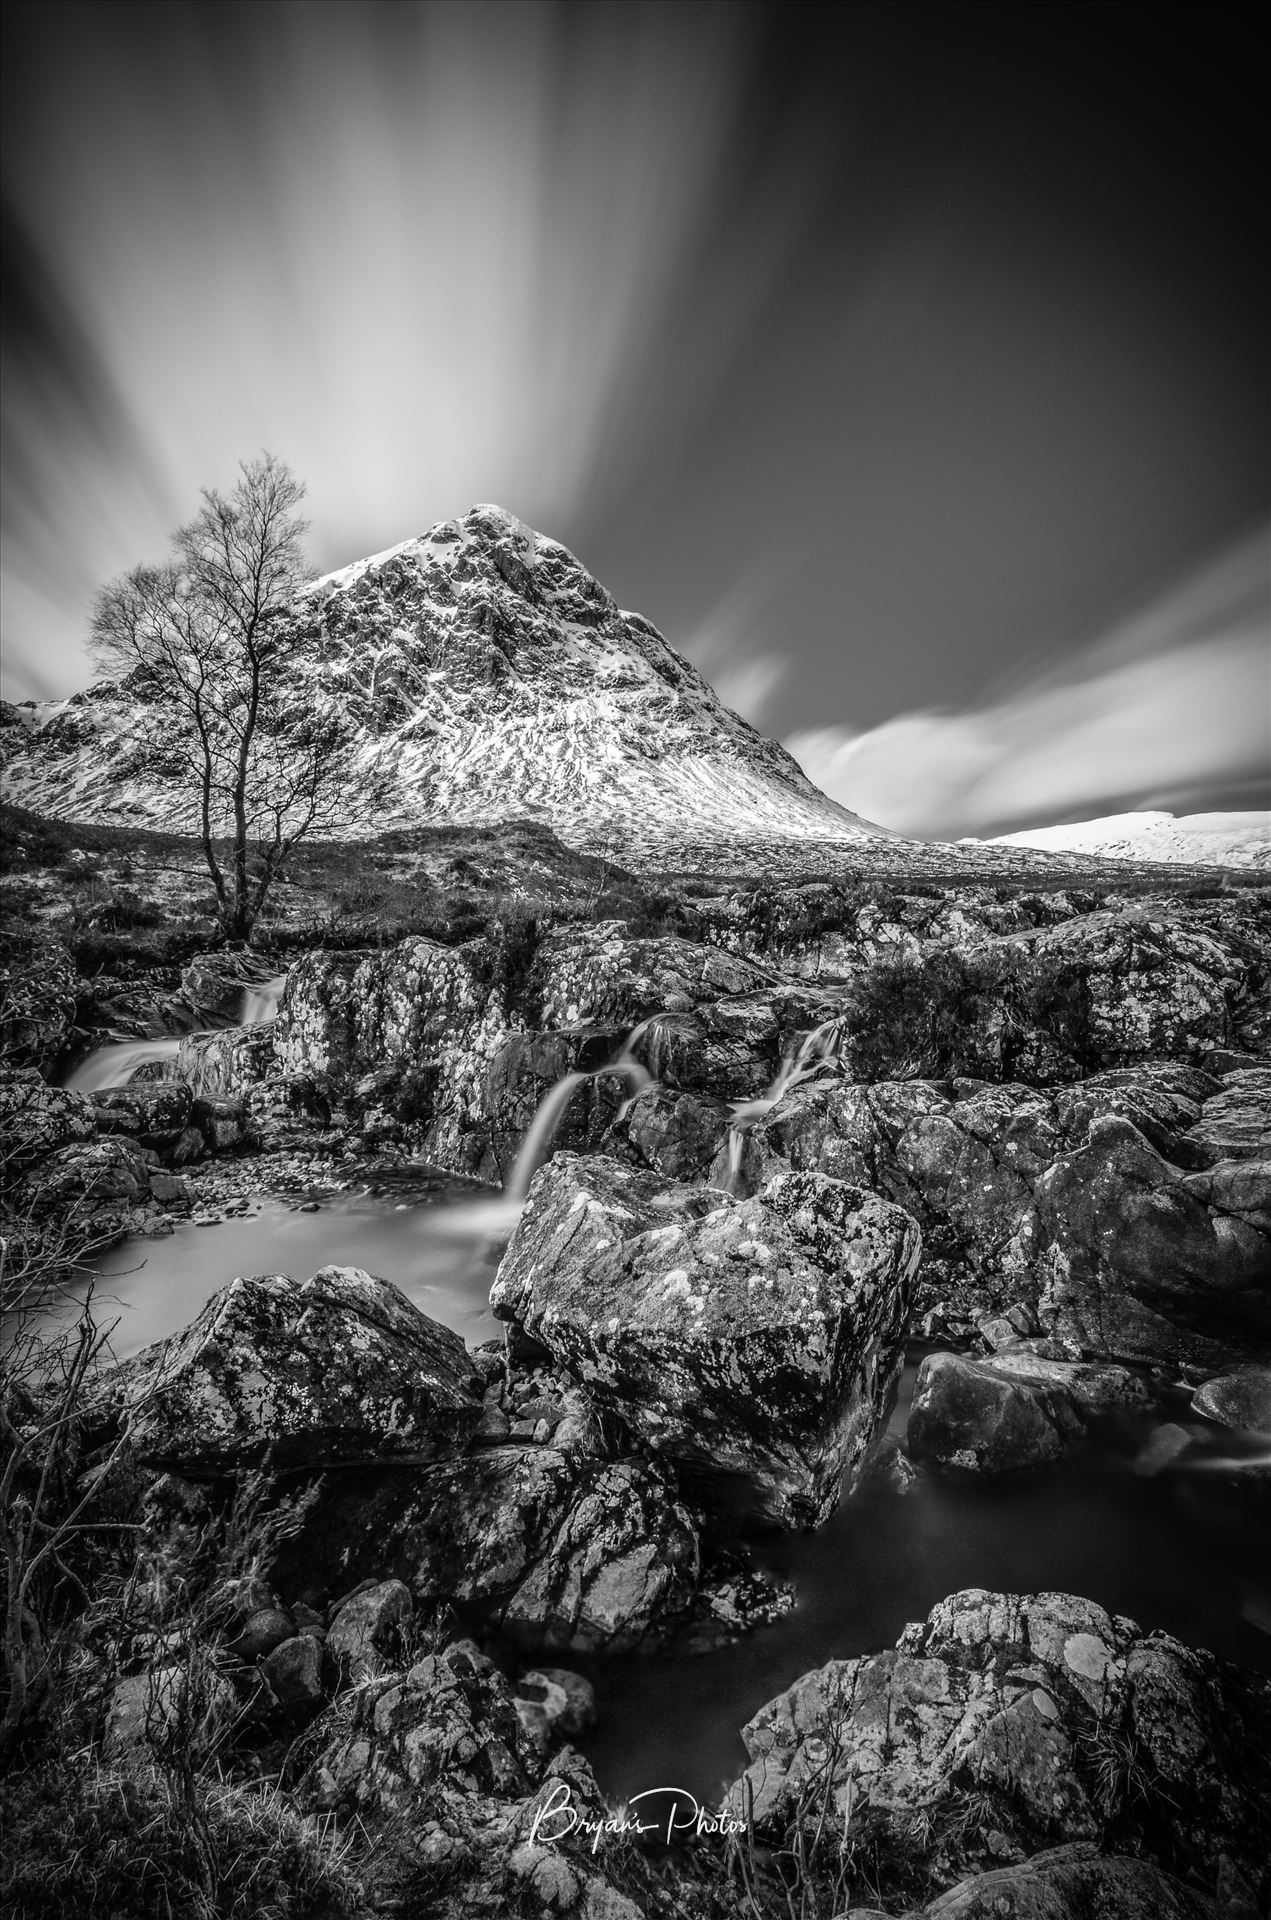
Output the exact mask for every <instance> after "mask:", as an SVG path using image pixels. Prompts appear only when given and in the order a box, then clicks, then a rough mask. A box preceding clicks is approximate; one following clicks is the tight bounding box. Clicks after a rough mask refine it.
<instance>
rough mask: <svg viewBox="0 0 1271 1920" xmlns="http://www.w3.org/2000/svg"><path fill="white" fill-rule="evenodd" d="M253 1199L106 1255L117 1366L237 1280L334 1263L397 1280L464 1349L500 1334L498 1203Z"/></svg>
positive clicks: (304, 1272) (98, 1290) (302, 1276)
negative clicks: (495, 1302) (307, 1208)
mask: <svg viewBox="0 0 1271 1920" xmlns="http://www.w3.org/2000/svg"><path fill="white" fill-rule="evenodd" d="M253 1204H254V1205H256V1206H258V1207H259V1211H258V1212H253V1213H252V1214H249V1215H239V1216H237V1217H231V1218H230V1219H228V1220H225V1221H223V1222H217V1223H216V1224H215V1225H209V1226H195V1225H194V1224H192V1223H187V1224H185V1225H182V1226H179V1227H177V1228H175V1230H174V1231H173V1232H172V1233H170V1234H166V1235H164V1236H162V1237H161V1238H156V1239H133V1240H125V1241H122V1242H121V1243H120V1245H119V1246H117V1247H112V1248H111V1249H110V1251H109V1252H108V1253H106V1254H103V1255H102V1257H101V1259H100V1260H99V1261H98V1263H97V1274H98V1279H97V1281H96V1284H95V1287H94V1293H93V1299H94V1303H95V1307H96V1310H97V1319H98V1322H99V1324H105V1323H107V1322H110V1321H115V1322H116V1323H117V1324H116V1326H115V1331H114V1333H113V1334H112V1336H111V1347H112V1349H113V1351H114V1352H115V1354H116V1355H117V1356H118V1357H119V1358H120V1359H124V1358H125V1357H126V1356H127V1355H129V1354H132V1353H137V1352H139V1351H140V1349H141V1348H142V1347H148V1346H149V1345H150V1344H151V1343H152V1342H153V1341H155V1340H163V1339H165V1338H166V1337H167V1335H168V1334H170V1333H177V1332H179V1331H180V1329H181V1328H182V1327H187V1326H188V1325H189V1324H190V1322H191V1320H193V1319H194V1317H195V1315H196V1314H197V1313H198V1312H199V1311H200V1309H201V1308H202V1307H203V1306H204V1305H205V1303H206V1302H207V1301H208V1300H209V1299H210V1298H211V1296H212V1295H213V1294H214V1293H215V1292H216V1291H217V1290H218V1288H220V1287H223V1286H226V1285H227V1284H228V1282H229V1281H231V1280H233V1279H235V1278H236V1277H237V1276H238V1275H239V1274H251V1273H286V1274H290V1275H291V1277H292V1279H293V1280H307V1279H308V1278H309V1275H310V1274H312V1273H316V1272H317V1271H318V1268H319V1267H326V1266H332V1265H334V1266H347V1267H362V1268H363V1269H364V1270H365V1271H366V1272H368V1273H373V1274H376V1275H377V1276H378V1277H379V1278H380V1279H381V1280H391V1281H393V1282H394V1284H395V1285H396V1286H399V1287H400V1288H401V1290H402V1292H403V1293H404V1294H406V1295H407V1296H408V1297H409V1298H410V1299H411V1300H413V1301H414V1303H415V1305H416V1306H417V1307H418V1308H419V1309H420V1310H421V1312H423V1313H426V1314H428V1315H429V1317H430V1318H431V1319H433V1320H440V1321H441V1322H442V1324H443V1325H444V1326H447V1327H453V1328H454V1330H455V1332H456V1333H459V1334H462V1336H463V1338H464V1339H465V1340H466V1341H467V1342H468V1345H469V1346H478V1345H480V1343H481V1342H482V1341H483V1340H489V1339H490V1338H492V1336H494V1335H495V1334H501V1333H502V1331H503V1326H502V1323H501V1322H500V1321H497V1320H495V1319H494V1318H493V1316H492V1315H491V1313H490V1307H489V1292H490V1284H491V1282H492V1280H493V1279H494V1272H495V1268H496V1267H497V1266H498V1263H499V1259H500V1256H501V1254H502V1251H503V1247H504V1245H505V1244H506V1241H507V1236H508V1233H509V1232H510V1230H511V1229H510V1223H509V1221H508V1220H507V1218H506V1217H505V1215H504V1211H502V1210H501V1209H500V1203H499V1201H498V1198H497V1196H496V1197H494V1198H492V1199H491V1200H479V1199H478V1200H471V1199H463V1200H455V1199H449V1200H446V1199H440V1200H439V1199H437V1198H436V1197H435V1196H433V1197H431V1198H428V1199H426V1200H415V1201H394V1200H392V1199H383V1198H373V1197H371V1196H370V1195H369V1194H338V1195H334V1196H332V1197H329V1198H327V1199H324V1200H323V1201H321V1202H320V1204H319V1207H318V1210H317V1212H316V1213H303V1212H299V1211H297V1210H296V1209H295V1208H294V1207H288V1206H287V1205H286V1204H285V1203H284V1202H282V1201H278V1200H271V1199H261V1200H260V1201H258V1202H255V1203H253Z"/></svg>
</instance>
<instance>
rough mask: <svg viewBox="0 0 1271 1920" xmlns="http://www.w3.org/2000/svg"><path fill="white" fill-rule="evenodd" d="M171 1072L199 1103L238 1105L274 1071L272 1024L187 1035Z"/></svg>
mask: <svg viewBox="0 0 1271 1920" xmlns="http://www.w3.org/2000/svg"><path fill="white" fill-rule="evenodd" d="M174 1071H175V1073H176V1075H177V1077H178V1078H180V1079H182V1080H185V1081H187V1082H188V1083H189V1085H190V1086H191V1087H192V1088H193V1089H194V1092H195V1093H196V1094H197V1095H198V1096H199V1098H200V1099H201V1100H204V1101H210V1102H216V1101H221V1100H230V1101H233V1102H235V1103H236V1104H237V1103H239V1102H241V1101H242V1100H243V1099H244V1098H246V1097H248V1096H250V1095H251V1094H252V1092H253V1091H254V1090H255V1089H257V1088H258V1087H259V1086H260V1085H261V1083H262V1082H263V1081H265V1080H267V1079H268V1078H269V1076H270V1075H271V1074H273V1073H275V1072H276V1071H277V1063H276V1061H275V1058H274V1033H273V1026H272V1023H270V1022H268V1021H266V1022H264V1023H262V1024H261V1025H259V1026H252V1027H224V1028H222V1029H221V1030H220V1031H219V1032H213V1033H190V1034H187V1035H186V1036H185V1038H184V1039H183V1040H182V1042H181V1045H180V1047H179V1049H178V1051H177V1056H176V1063H175V1069H174ZM196 1117H197V1116H196ZM200 1124H202V1123H201V1121H200Z"/></svg>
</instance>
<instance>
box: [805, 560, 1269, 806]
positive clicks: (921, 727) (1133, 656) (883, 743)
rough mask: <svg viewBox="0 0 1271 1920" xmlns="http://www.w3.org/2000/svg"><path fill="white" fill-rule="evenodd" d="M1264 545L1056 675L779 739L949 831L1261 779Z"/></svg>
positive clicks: (829, 780) (1214, 568)
mask: <svg viewBox="0 0 1271 1920" xmlns="http://www.w3.org/2000/svg"><path fill="white" fill-rule="evenodd" d="M1269 563H1271V548H1269V546H1268V540H1267V536H1266V534H1265V533H1262V532H1260V533H1259V534H1258V535H1257V536H1256V537H1253V538H1250V539H1248V540H1245V541H1242V542H1241V543H1239V544H1238V545H1236V546H1234V547H1232V548H1230V549H1228V550H1227V551H1225V552H1224V553H1222V554H1220V555H1219V556H1217V557H1216V558H1215V559H1214V560H1213V561H1211V562H1210V563H1209V564H1208V565H1206V566H1204V567H1201V568H1199V569H1198V570H1197V571H1196V572H1194V573H1193V574H1192V575H1190V576H1189V577H1188V578H1187V579H1186V580H1184V581H1183V582H1181V583H1180V584H1179V585H1178V586H1177V587H1175V588H1174V589H1173V590H1172V591H1170V592H1168V593H1166V594H1163V595H1162V596H1160V597H1159V598H1158V599H1156V600H1155V601H1153V602H1152V603H1150V604H1149V605H1147V606H1146V607H1144V608H1142V609H1141V610H1139V611H1137V612H1136V613H1135V614H1134V615H1133V616H1131V617H1130V618H1128V619H1126V620H1125V621H1123V622H1121V623H1120V624H1118V625H1117V626H1116V627H1115V628H1114V629H1113V630H1112V631H1111V632H1109V633H1107V634H1106V635H1104V636H1103V637H1102V638H1101V639H1100V640H1099V641H1098V642H1096V643H1094V644H1093V645H1089V646H1087V647H1085V648H1084V649H1082V650H1081V651H1080V652H1079V653H1077V654H1076V655H1075V656H1074V657H1073V658H1072V660H1071V661H1070V663H1069V664H1068V665H1067V666H1066V667H1065V668H1064V669H1063V671H1062V672H1057V673H1051V674H1049V675H1047V676H1045V677H1044V678H1039V679H1037V680H1035V681H1033V682H1031V683H1027V684H1024V685H1022V686H1019V687H1018V688H1017V689H1015V690H1014V691H1012V692H1010V693H1009V694H1006V695H1004V696H1002V697H1000V698H998V699H996V700H993V701H991V702H989V703H986V704H985V705H983V706H982V707H979V708H975V709H971V710H968V711H965V712H961V713H935V712H914V713H907V714H901V715H898V716H897V717H896V718H894V719H891V720H888V721H886V722H884V723H883V724H882V725H881V726H877V727H872V728H870V729H868V730H867V731H863V732H861V731H855V730H853V729H851V728H850V727H846V726H830V727H820V728H813V729H806V730H804V731H802V732H800V733H797V734H795V735H793V736H791V737H790V738H789V739H788V740H787V741H786V745H787V747H789V749H790V751H791V752H792V753H793V754H794V755H795V757H796V759H798V760H799V761H800V763H801V764H802V765H803V767H804V768H805V769H806V770H807V772H808V773H809V774H810V775H811V777H812V779H814V780H815V781H816V782H817V784H818V785H819V786H821V787H823V788H824V790H825V791H826V792H827V793H829V794H831V795H832V796H833V798H834V799H836V800H840V801H842V802H843V804H844V805H845V806H848V807H851V808H852V810H853V811H854V812H857V813H861V814H864V815H865V816H866V817H867V818H869V819H874V820H877V821H879V822H880V823H881V824H883V825H885V826H890V827H895V828H897V829H899V830H900V831H901V832H904V833H911V834H916V835H928V836H932V837H936V838H946V839H953V838H957V837H959V836H961V835H964V834H986V833H997V832H1004V831H1009V830H1011V829H1014V828H1019V827H1023V826H1027V825H1030V824H1032V823H1034V822H1044V821H1053V820H1080V819H1084V818H1089V817H1090V816H1091V815H1093V814H1098V813H1110V812H1112V811H1114V810H1119V809H1120V808H1126V807H1137V806H1151V805H1153V804H1156V805H1160V804H1163V803H1165V801H1166V799H1167V796H1169V795H1172V794H1176V793H1179V792H1186V793H1187V794H1188V795H1189V796H1191V799H1192V803H1193V804H1194V805H1196V806H1197V807H1198V808H1199V806H1200V805H1202V804H1203V800H1202V799H1200V798H1197V796H1203V795H1205V794H1206V793H1207V792H1211V791H1212V792H1214V793H1221V792H1223V791H1226V790H1229V789H1230V788H1231V786H1232V784H1233V783H1234V782H1238V781H1241V780H1244V781H1248V782H1250V783H1254V782H1257V781H1258V780H1260V779H1267V778H1268V777H1271V654H1269V649H1268V609H1269V606H1271V590H1269V587H1271V564H1269Z"/></svg>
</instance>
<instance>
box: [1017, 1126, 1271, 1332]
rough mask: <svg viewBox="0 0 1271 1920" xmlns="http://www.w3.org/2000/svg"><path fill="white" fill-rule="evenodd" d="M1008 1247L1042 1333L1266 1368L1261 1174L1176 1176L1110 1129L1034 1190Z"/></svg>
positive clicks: (1266, 1192)
mask: <svg viewBox="0 0 1271 1920" xmlns="http://www.w3.org/2000/svg"><path fill="white" fill-rule="evenodd" d="M1222 1164H1223V1165H1228V1164H1231V1163H1222ZM1018 1246H1019V1251H1020V1255H1021V1257H1022V1259H1023V1260H1024V1261H1026V1262H1027V1264H1028V1265H1029V1267H1030V1268H1031V1269H1032V1271H1033V1272H1034V1273H1035V1274H1036V1275H1037V1277H1038V1279H1039V1280H1040V1282H1041V1286H1040V1291H1039V1295H1038V1311H1039V1314H1040V1317H1041V1320H1042V1324H1043V1327H1044V1328H1045V1330H1046V1331H1047V1332H1048V1333H1050V1334H1051V1335H1052V1336H1053V1337H1054V1338H1056V1339H1059V1340H1062V1341H1065V1342H1068V1343H1069V1344H1071V1345H1072V1346H1073V1347H1075V1348H1079V1349H1080V1350H1082V1351H1084V1352H1090V1353H1104V1354H1114V1355H1117V1356H1118V1357H1120V1358H1122V1359H1131V1360H1139V1361H1146V1362H1157V1363H1164V1364H1189V1365H1198V1366H1210V1367H1218V1366H1222V1365H1224V1364H1225V1363H1227V1362H1230V1361H1240V1360H1263V1359H1267V1358H1271V1167H1268V1168H1267V1169H1265V1170H1262V1169H1259V1168H1258V1167H1256V1166H1255V1165H1251V1164H1248V1163H1244V1164H1242V1165H1240V1166H1239V1168H1238V1170H1237V1171H1236V1177H1235V1178H1233V1179H1232V1180H1230V1181H1228V1182H1226V1183H1225V1184H1224V1183H1223V1182H1222V1166H1220V1167H1218V1168H1210V1169H1209V1170H1207V1171H1206V1172H1203V1173H1190V1174H1189V1173H1183V1172H1180V1171H1179V1169H1178V1168H1176V1167H1174V1166H1172V1165H1171V1164H1170V1162H1169V1161H1167V1160H1165V1159H1163V1158H1162V1156H1161V1155H1160V1154H1159V1153H1157V1152H1156V1150H1155V1148H1153V1147H1152V1146H1151V1145H1150V1144H1149V1142H1148V1141H1147V1140H1146V1139H1145V1138H1144V1136H1143V1135H1142V1134H1141V1133H1140V1132H1139V1131H1138V1129H1137V1128H1136V1127H1135V1126H1133V1125H1132V1124H1131V1122H1130V1121H1128V1120H1122V1119H1119V1118H1117V1117H1115V1116H1109V1117H1107V1118H1105V1119H1101V1120H1098V1121H1096V1122H1095V1123H1094V1124H1093V1125H1092V1126H1091V1129H1090V1134H1089V1138H1088V1141H1087V1143H1086V1145H1085V1146H1084V1147H1082V1148H1081V1149H1080V1150H1079V1151H1077V1152H1075V1153H1069V1154H1065V1155H1064V1156H1063V1157H1062V1158H1061V1159H1059V1160H1058V1161H1056V1163H1055V1165H1054V1166H1053V1167H1051V1168H1049V1169H1048V1170H1047V1172H1046V1173H1045V1174H1043V1175H1042V1177H1041V1179H1040V1180H1039V1181H1038V1182H1037V1185H1036V1187H1035V1189H1034V1193H1033V1204H1032V1207H1031V1209H1030V1211H1029V1213H1028V1214H1027V1215H1026V1216H1025V1217H1024V1219H1023V1220H1022V1221H1021V1223H1020V1227H1019V1238H1018Z"/></svg>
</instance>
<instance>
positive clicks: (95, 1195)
mask: <svg viewBox="0 0 1271 1920" xmlns="http://www.w3.org/2000/svg"><path fill="white" fill-rule="evenodd" d="M153 1157H154V1156H153V1155H152V1156H151V1158H152V1159H153ZM16 1198H17V1204H18V1206H19V1207H20V1208H21V1207H29V1208H30V1209H31V1211H32V1213H33V1214H34V1215H35V1216H36V1217H37V1218H41V1219H53V1218H55V1217H56V1218H61V1219H63V1220H65V1221H67V1222H68V1223H69V1224H72V1225H73V1226H74V1227H75V1228H77V1229H82V1230H83V1231H84V1232H85V1233H88V1234H91V1235H94V1236H95V1235H96V1234H97V1233H98V1232H112V1231H114V1232H125V1231H127V1226H128V1222H129V1216H130V1215H131V1213H132V1212H134V1211H135V1210H136V1209H137V1208H139V1207H145V1206H146V1205H147V1204H148V1203H149V1200H150V1164H149V1162H147V1160H146V1159H145V1158H144V1157H143V1153H142V1151H141V1150H139V1149H138V1148H136V1147H134V1146H132V1145H131V1144H130V1143H129V1142H127V1141H125V1140H118V1139H107V1140H91V1141H75V1142H73V1143H72V1144H71V1145H69V1146H65V1147H59V1148H58V1149H57V1151H56V1152H55V1153H51V1154H50V1155H49V1156H48V1158H47V1159H44V1160H41V1161H40V1162H39V1163H38V1164H37V1165H36V1166H34V1167H32V1168H31V1169H30V1170H29V1171H28V1173H27V1174H26V1175H25V1177H24V1178H23V1180H22V1181H21V1182H20V1183H19V1186H18V1188H17V1195H16Z"/></svg>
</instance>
